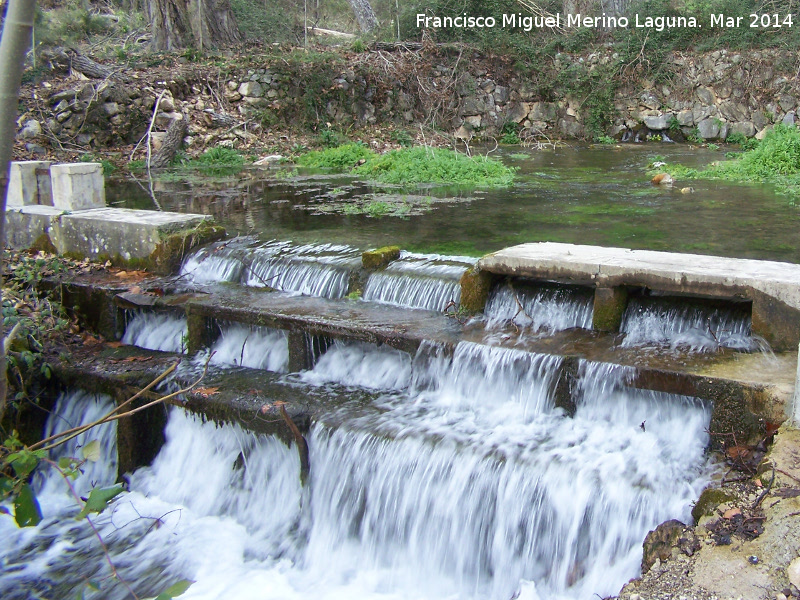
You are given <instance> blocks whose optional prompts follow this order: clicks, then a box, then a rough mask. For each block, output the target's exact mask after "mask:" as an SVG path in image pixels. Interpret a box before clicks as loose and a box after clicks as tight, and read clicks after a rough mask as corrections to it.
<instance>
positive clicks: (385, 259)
mask: <svg viewBox="0 0 800 600" xmlns="http://www.w3.org/2000/svg"><path fill="white" fill-rule="evenodd" d="M398 258H400V247H399V246H384V247H383V248H377V249H375V250H367V251H366V252H364V253H362V254H361V265H362V266H363V267H364V268H365V269H380V268H382V267H385V266H386V265H388V264H389V263H390V262H392V261H393V260H397V259H398Z"/></svg>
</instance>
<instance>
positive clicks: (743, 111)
mask: <svg viewBox="0 0 800 600" xmlns="http://www.w3.org/2000/svg"><path fill="white" fill-rule="evenodd" d="M719 113H720V115H722V116H723V117H725V118H726V119H727V120H729V121H746V120H747V117H748V116H749V115H750V110H749V109H748V108H747V106H746V105H744V104H742V103H741V102H734V101H728V102H723V103H721V104H720V105H719Z"/></svg>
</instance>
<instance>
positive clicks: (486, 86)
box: [481, 79, 496, 94]
mask: <svg viewBox="0 0 800 600" xmlns="http://www.w3.org/2000/svg"><path fill="white" fill-rule="evenodd" d="M495 87H496V86H495V83H494V81H492V80H491V79H487V80H486V81H484V82H483V83H481V89H482V90H483V91H484V92H486V93H487V94H491V93H492V92H494V89H495Z"/></svg>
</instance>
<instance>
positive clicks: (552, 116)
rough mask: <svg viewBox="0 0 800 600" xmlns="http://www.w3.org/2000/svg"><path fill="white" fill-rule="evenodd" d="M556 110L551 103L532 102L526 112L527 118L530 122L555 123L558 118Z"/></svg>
mask: <svg viewBox="0 0 800 600" xmlns="http://www.w3.org/2000/svg"><path fill="white" fill-rule="evenodd" d="M557 110H558V109H557V107H556V105H555V104H554V103H552V102H534V103H533V104H531V109H530V111H529V112H528V118H529V119H530V120H531V121H544V122H546V123H555V121H556V119H557V118H558V112H557Z"/></svg>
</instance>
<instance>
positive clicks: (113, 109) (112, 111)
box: [103, 102, 120, 117]
mask: <svg viewBox="0 0 800 600" xmlns="http://www.w3.org/2000/svg"><path fill="white" fill-rule="evenodd" d="M103 110H104V111H106V114H107V115H108V116H109V117H113V116H114V115H118V114H119V112H120V109H119V104H117V103H116V102H106V103H105V104H103Z"/></svg>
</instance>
